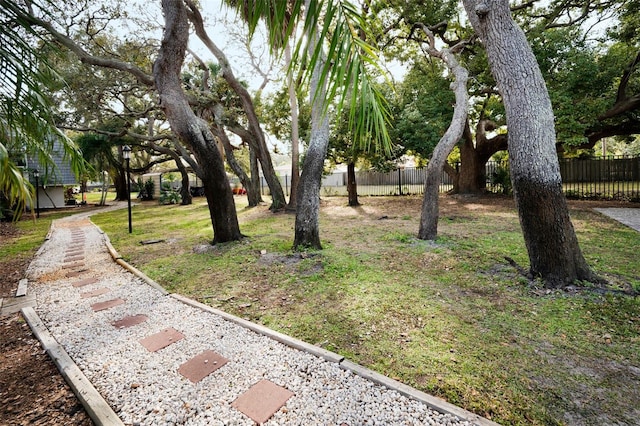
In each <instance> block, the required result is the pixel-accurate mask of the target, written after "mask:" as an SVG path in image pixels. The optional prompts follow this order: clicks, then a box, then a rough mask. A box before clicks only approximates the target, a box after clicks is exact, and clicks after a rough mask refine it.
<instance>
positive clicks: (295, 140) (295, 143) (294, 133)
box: [284, 43, 300, 210]
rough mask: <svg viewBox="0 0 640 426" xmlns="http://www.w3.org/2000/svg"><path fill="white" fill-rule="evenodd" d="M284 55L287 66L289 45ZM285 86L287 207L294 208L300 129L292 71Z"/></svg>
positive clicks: (289, 58)
mask: <svg viewBox="0 0 640 426" xmlns="http://www.w3.org/2000/svg"><path fill="white" fill-rule="evenodd" d="M284 56H285V61H286V64H287V66H289V64H290V63H291V46H290V45H289V43H287V45H286V46H285V50H284ZM287 86H288V91H289V106H290V107H291V192H290V193H289V204H288V205H287V208H288V209H290V210H295V209H296V201H297V200H296V198H297V197H296V194H297V192H298V182H299V181H300V164H299V163H300V131H299V129H298V98H297V96H296V88H295V86H294V80H293V73H292V72H291V71H290V72H289V73H287Z"/></svg>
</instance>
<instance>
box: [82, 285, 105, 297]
mask: <svg viewBox="0 0 640 426" xmlns="http://www.w3.org/2000/svg"><path fill="white" fill-rule="evenodd" d="M110 291H111V289H108V288H106V287H103V288H99V289H96V290H93V291H87V292H84V293H80V297H81V298H82V299H88V298H89V297H96V296H102V295H103V294H107V293H109V292H110Z"/></svg>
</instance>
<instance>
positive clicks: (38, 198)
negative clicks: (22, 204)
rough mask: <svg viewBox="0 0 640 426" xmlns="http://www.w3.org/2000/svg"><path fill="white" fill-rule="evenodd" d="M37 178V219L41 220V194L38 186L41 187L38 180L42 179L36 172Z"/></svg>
mask: <svg viewBox="0 0 640 426" xmlns="http://www.w3.org/2000/svg"><path fill="white" fill-rule="evenodd" d="M35 177H36V217H37V218H39V217H40V193H39V191H38V186H39V182H38V178H39V177H40V174H39V173H38V172H36V173H35Z"/></svg>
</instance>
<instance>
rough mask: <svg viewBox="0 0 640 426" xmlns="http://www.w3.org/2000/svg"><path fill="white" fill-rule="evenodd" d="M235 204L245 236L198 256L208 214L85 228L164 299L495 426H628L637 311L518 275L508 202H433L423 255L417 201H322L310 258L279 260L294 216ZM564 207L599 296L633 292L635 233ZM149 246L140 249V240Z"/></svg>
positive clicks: (194, 209) (153, 215)
mask: <svg viewBox="0 0 640 426" xmlns="http://www.w3.org/2000/svg"><path fill="white" fill-rule="evenodd" d="M236 200H237V201H238V203H239V206H238V209H239V218H240V222H241V227H242V231H243V233H244V234H245V235H247V238H246V239H244V240H243V241H240V242H235V243H228V244H221V245H218V246H215V247H212V246H209V242H210V241H211V240H212V238H213V235H212V230H211V224H210V221H209V217H208V210H207V208H206V205H205V204H204V203H203V201H202V199H196V200H195V204H193V205H191V206H175V205H173V206H160V205H157V204H155V203H149V204H142V205H136V206H134V208H133V234H131V235H130V234H128V232H127V231H128V229H127V225H126V224H127V212H126V209H125V210H120V211H114V212H110V213H104V214H98V215H96V216H94V217H93V221H94V222H95V223H96V224H98V225H99V226H100V227H101V228H102V229H103V230H104V231H106V232H107V233H108V235H109V237H110V238H111V242H112V243H113V245H114V246H115V248H116V249H117V250H118V251H119V253H120V254H121V255H122V256H123V257H124V258H125V259H126V260H127V261H129V262H130V263H131V264H133V265H135V266H136V267H138V268H139V269H141V270H142V271H143V272H144V273H145V274H147V275H149V276H150V277H152V278H153V279H155V280H156V281H158V282H159V283H160V284H161V285H163V286H164V287H166V288H167V289H168V290H169V291H171V292H177V293H180V294H183V295H185V296H188V297H191V298H193V299H196V300H199V301H201V302H204V303H207V304H209V305H212V306H215V307H218V308H220V309H223V310H225V311H227V312H230V313H233V314H235V315H238V316H241V317H244V318H248V319H250V320H252V321H255V322H258V323H262V324H265V325H267V326H268V327H270V328H273V329H275V330H278V331H281V332H284V333H286V334H289V335H291V336H294V337H297V338H299V339H302V340H305V341H307V342H310V343H313V344H317V345H320V346H323V347H325V348H327V349H329V350H332V351H335V352H338V353H340V354H342V355H344V356H345V357H347V358H348V359H350V360H352V361H355V362H357V363H360V364H362V365H364V366H367V367H369V368H372V369H374V370H376V371H378V372H380V373H382V374H385V375H388V376H390V377H392V378H395V379H398V380H400V381H402V382H404V383H407V384H409V385H411V386H414V387H416V388H418V389H420V390H423V391H425V392H429V393H431V394H434V395H437V396H440V397H443V398H445V399H446V400H448V401H449V402H451V403H454V404H458V405H460V406H462V407H464V408H466V409H468V410H471V411H474V412H476V413H478V414H480V415H483V416H486V417H488V418H491V419H493V420H495V421H497V422H499V423H502V424H509V425H530V424H533V425H554V424H581V425H602V424H637V421H638V418H640V412H639V411H638V410H639V409H638V407H640V337H639V336H640V300H639V298H638V297H637V296H636V297H634V296H628V295H621V294H618V293H615V292H602V291H601V289H596V288H592V289H589V290H581V291H573V292H564V291H554V292H547V291H545V290H544V289H543V288H541V286H540V285H539V284H540V283H535V282H533V283H532V282H529V281H528V280H527V279H526V278H524V277H522V276H520V275H519V274H518V272H517V271H516V270H515V269H514V268H513V267H511V266H510V265H509V264H508V262H507V261H506V260H505V256H508V257H510V258H512V259H514V260H515V261H516V262H517V263H519V264H520V265H523V266H525V267H526V266H527V263H528V258H527V254H526V250H525V246H524V241H523V239H522V235H521V232H520V227H519V224H518V216H517V213H516V211H515V209H514V207H513V202H512V201H511V200H509V199H505V198H500V197H487V198H468V199H465V198H453V197H444V196H443V197H442V198H441V220H440V225H439V235H440V237H439V239H438V241H437V242H435V243H432V242H424V241H420V240H417V239H415V235H416V233H417V230H418V222H419V218H420V203H421V199H420V198H414V197H389V198H385V197H380V198H362V199H361V202H362V203H363V205H362V206H361V207H358V208H349V207H347V206H346V199H345V198H338V197H336V198H324V199H323V202H322V215H321V239H322V241H323V245H324V249H323V250H322V251H318V252H307V253H303V254H302V255H299V254H294V253H293V252H292V251H291V245H292V240H293V227H294V216H293V215H291V214H286V213H272V212H270V211H268V209H267V207H266V206H260V207H258V208H254V209H248V208H246V207H245V206H244V205H240V204H241V203H242V202H243V200H244V198H241V197H238V198H237V199H236ZM592 205H593V204H592V203H582V204H580V203H572V210H571V214H572V218H573V222H574V226H575V228H576V231H577V233H578V238H579V240H580V243H581V246H582V249H583V252H584V254H585V257H586V258H587V260H588V261H589V263H590V264H591V265H593V267H594V268H595V270H596V271H597V272H598V273H600V274H601V275H603V276H604V277H606V278H607V279H608V280H609V281H610V282H611V289H618V290H625V291H629V290H632V289H635V290H636V291H637V290H639V289H640V256H638V255H637V250H638V247H640V234H638V233H637V232H635V231H633V230H631V229H629V228H626V227H625V226H623V225H620V224H618V223H616V222H614V221H612V220H610V219H608V218H605V217H604V216H602V215H600V214H598V213H596V212H594V211H593V210H592V209H591V206H592ZM151 239H161V240H163V242H161V243H157V244H151V245H142V244H140V242H141V241H143V240H151Z"/></svg>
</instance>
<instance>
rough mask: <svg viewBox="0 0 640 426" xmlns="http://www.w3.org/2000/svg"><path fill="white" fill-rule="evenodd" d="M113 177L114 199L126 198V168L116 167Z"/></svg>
mask: <svg viewBox="0 0 640 426" xmlns="http://www.w3.org/2000/svg"><path fill="white" fill-rule="evenodd" d="M116 171H117V173H116V174H115V176H114V178H113V186H114V187H115V190H116V198H115V201H126V200H127V170H126V168H125V167H118V168H117V170H116Z"/></svg>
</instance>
